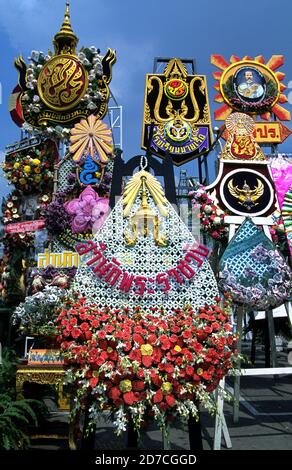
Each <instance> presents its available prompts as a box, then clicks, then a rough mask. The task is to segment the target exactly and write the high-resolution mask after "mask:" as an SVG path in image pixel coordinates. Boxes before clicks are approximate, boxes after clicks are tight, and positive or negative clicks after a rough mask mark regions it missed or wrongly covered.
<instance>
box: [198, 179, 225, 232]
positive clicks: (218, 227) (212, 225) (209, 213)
mask: <svg viewBox="0 0 292 470" xmlns="http://www.w3.org/2000/svg"><path fill="white" fill-rule="evenodd" d="M189 196H190V197H191V198H192V204H193V207H194V209H199V210H200V213H199V215H198V217H199V218H200V222H201V227H202V229H203V231H204V232H206V233H208V234H209V235H210V236H211V237H212V238H213V239H214V240H220V241H222V240H224V239H225V238H226V237H227V236H228V228H227V226H226V225H225V224H224V217H225V215H226V214H225V213H224V212H223V211H222V210H221V209H219V207H217V205H216V204H215V201H214V200H213V199H212V197H211V196H210V195H209V194H208V193H207V192H206V190H205V188H204V186H202V185H200V184H199V183H197V186H196V188H195V190H194V191H191V192H190V193H189Z"/></svg>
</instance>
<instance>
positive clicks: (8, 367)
mask: <svg viewBox="0 0 292 470" xmlns="http://www.w3.org/2000/svg"><path fill="white" fill-rule="evenodd" d="M17 363H18V359H17V357H16V353H15V351H13V350H12V349H8V348H4V349H3V352H2V364H1V365H0V393H2V392H4V391H5V393H7V394H8V395H9V396H10V397H13V398H15V374H16V367H17Z"/></svg>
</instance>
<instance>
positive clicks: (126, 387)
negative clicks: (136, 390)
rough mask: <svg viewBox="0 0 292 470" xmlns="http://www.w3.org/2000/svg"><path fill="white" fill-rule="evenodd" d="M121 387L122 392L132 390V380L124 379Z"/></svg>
mask: <svg viewBox="0 0 292 470" xmlns="http://www.w3.org/2000/svg"><path fill="white" fill-rule="evenodd" d="M119 388H120V390H121V392H123V393H127V392H130V391H131V390H132V382H131V380H122V381H121V383H120V385H119Z"/></svg>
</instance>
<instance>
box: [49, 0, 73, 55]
mask: <svg viewBox="0 0 292 470" xmlns="http://www.w3.org/2000/svg"><path fill="white" fill-rule="evenodd" d="M77 44H78V38H77V36H76V35H75V34H74V32H73V29H72V26H71V21H70V2H69V1H68V0H67V1H66V9H65V14H64V20H63V24H62V26H61V29H60V31H59V32H58V33H57V34H56V35H55V38H54V46H55V52H56V54H76V46H77Z"/></svg>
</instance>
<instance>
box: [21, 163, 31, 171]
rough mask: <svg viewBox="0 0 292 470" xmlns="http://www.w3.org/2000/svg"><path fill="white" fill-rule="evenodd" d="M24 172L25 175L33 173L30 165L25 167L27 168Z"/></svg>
mask: <svg viewBox="0 0 292 470" xmlns="http://www.w3.org/2000/svg"><path fill="white" fill-rule="evenodd" d="M23 171H24V173H30V172H31V168H30V166H29V165H25V167H24V168H23Z"/></svg>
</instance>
